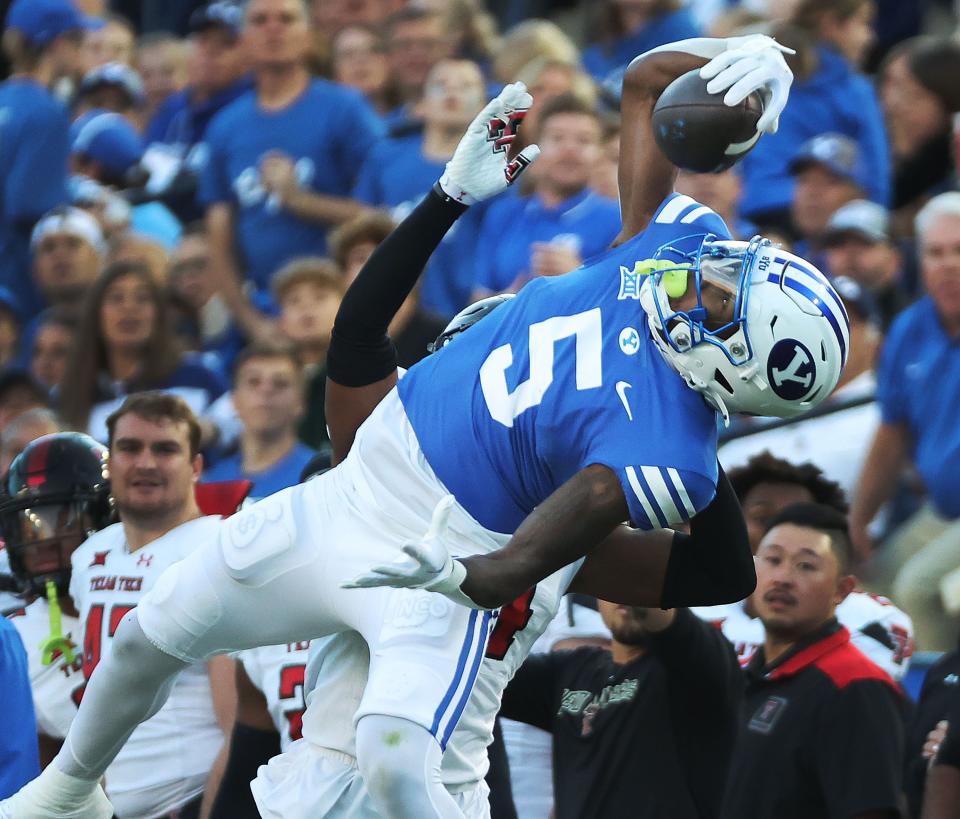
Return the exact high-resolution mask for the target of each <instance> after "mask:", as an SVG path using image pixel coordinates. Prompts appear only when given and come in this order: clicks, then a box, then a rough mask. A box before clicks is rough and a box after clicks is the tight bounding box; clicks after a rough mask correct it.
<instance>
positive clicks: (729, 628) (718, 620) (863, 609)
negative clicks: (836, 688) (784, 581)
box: [692, 590, 913, 680]
mask: <svg viewBox="0 0 960 819" xmlns="http://www.w3.org/2000/svg"><path fill="white" fill-rule="evenodd" d="M692 611H693V613H694V614H696V615H697V616H698V617H699V618H700V619H701V620H705V621H707V622H709V623H713V624H714V625H715V626H716V627H717V628H719V629H720V630H721V631H722V632H723V636H724V637H726V638H727V639H728V640H729V641H730V642H731V643H733V647H734V649H736V652H737V657H738V658H739V660H740V665H743V666H745V665H746V664H747V663H749V662H750V660H751V658H752V657H753V655H754V654H755V653H756V652H757V649H758V648H760V646H762V645H763V640H764V630H763V623H761V622H760V620H759V619H758V618H756V617H751V616H750V615H749V614H747V611H746V602H745V601H741V602H739V603H729V604H727V605H723V606H698V607H695V608H693V609H692ZM837 620H839V621H840V624H841V625H844V626H846V627H847V630H848V631H849V632H850V641H851V642H852V643H853V644H854V645H855V646H856V647H857V648H859V649H860V651H862V652H863V653H864V654H866V655H867V657H869V658H870V659H871V660H873V662H875V663H876V664H877V665H878V666H880V668H882V669H883V670H884V671H886V672H887V673H888V674H889V675H890V676H891V677H893V679H895V680H901V679H903V677H904V675H905V674H906V673H907V669H908V668H909V667H910V657H911V656H912V655H913V622H912V621H911V620H910V618H909V617H908V616H907V614H906V613H905V612H904V611H902V610H901V609H898V608H897V607H896V606H895V605H893V603H891V602H890V601H889V600H888V599H887V598H886V597H880V596H878V595H875V594H869V593H868V592H865V591H859V590H858V591H853V592H851V593H850V594H848V595H847V597H846V599H845V600H844V601H843V602H842V603H841V604H840V605H839V606H837Z"/></svg>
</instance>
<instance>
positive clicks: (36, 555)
mask: <svg viewBox="0 0 960 819" xmlns="http://www.w3.org/2000/svg"><path fill="white" fill-rule="evenodd" d="M100 500H101V499H100V498H96V499H94V498H89V497H78V496H75V495H74V496H72V497H69V498H55V497H40V498H33V499H30V498H23V499H22V501H20V502H16V501H14V502H13V503H10V502H8V503H6V504H4V507H5V508H4V509H3V511H2V513H0V530H2V533H3V537H4V540H5V545H6V549H7V552H8V554H9V558H10V568H11V570H12V571H13V574H14V576H15V577H16V579H17V581H18V582H19V583H20V586H21V587H22V589H23V591H24V592H25V593H27V594H31V595H45V594H46V583H47V581H49V580H52V581H53V582H54V583H55V585H56V587H57V593H58V594H59V595H60V596H63V595H66V594H67V593H68V591H69V586H70V556H71V555H72V554H73V552H74V551H75V550H76V548H77V547H78V546H79V545H80V544H81V543H83V541H84V540H86V539H87V537H89V536H90V535H91V534H92V533H93V532H94V531H96V529H97V526H96V525H95V523H94V521H93V518H92V516H91V514H90V510H91V501H94V503H98V502H99V501H100Z"/></svg>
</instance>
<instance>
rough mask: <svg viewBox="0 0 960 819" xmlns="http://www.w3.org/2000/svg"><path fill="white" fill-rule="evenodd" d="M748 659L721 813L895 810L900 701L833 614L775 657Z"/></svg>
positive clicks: (790, 815)
mask: <svg viewBox="0 0 960 819" xmlns="http://www.w3.org/2000/svg"><path fill="white" fill-rule="evenodd" d="M764 663H765V659H764V652H763V649H761V650H760V651H758V652H757V653H756V654H755V655H754V657H753V659H752V660H751V661H750V664H749V665H748V666H747V669H746V672H747V692H746V697H745V698H744V709H743V715H742V718H741V726H740V736H739V738H738V742H737V749H736V752H735V754H734V759H733V765H732V766H731V770H730V783H729V788H728V790H727V794H726V797H725V799H724V807H723V819H754V818H755V819H761V817H762V819H812V817H817V819H850V817H854V816H857V815H859V814H861V813H867V812H869V811H890V812H891V813H892V815H894V816H899V813H898V812H897V811H898V805H899V796H900V783H901V778H900V771H901V764H902V762H901V761H902V759H903V747H904V719H903V715H904V701H903V696H902V694H901V693H900V690H899V688H897V685H896V683H894V682H893V680H891V679H890V677H888V676H887V674H886V673H885V672H884V671H883V670H882V669H881V668H880V667H879V666H877V665H875V664H874V663H872V662H871V661H870V660H868V659H867V657H866V656H865V655H864V654H862V653H861V652H860V651H859V650H858V649H857V648H855V647H854V646H853V645H852V644H851V643H850V633H849V632H848V631H847V630H846V629H845V628H843V627H842V626H840V625H839V624H838V623H837V621H836V620H831V621H830V622H829V623H827V624H826V625H825V626H824V627H822V628H821V629H819V630H818V631H817V632H815V633H814V634H812V635H811V636H810V637H808V638H806V639H805V640H803V641H801V642H800V643H798V644H797V645H796V646H794V647H793V648H792V649H791V650H790V651H788V652H787V653H786V654H784V655H783V656H782V657H780V658H779V659H778V660H777V662H775V663H773V664H771V665H769V666H765V665H764Z"/></svg>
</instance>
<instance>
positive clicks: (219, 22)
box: [188, 0, 243, 38]
mask: <svg viewBox="0 0 960 819" xmlns="http://www.w3.org/2000/svg"><path fill="white" fill-rule="evenodd" d="M188 27H189V29H190V33H191V34H197V33H199V32H201V31H206V30H207V29H211V28H220V29H223V30H224V31H226V32H227V34H229V35H230V36H231V37H233V38H237V37H239V36H240V31H241V29H242V28H243V9H242V8H241V7H240V6H239V5H237V3H232V2H229V0H216V2H213V3H207V5H205V6H201V7H200V8H198V9H197V10H196V11H194V12H193V14H191V15H190V21H189V23H188Z"/></svg>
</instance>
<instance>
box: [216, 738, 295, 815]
mask: <svg viewBox="0 0 960 819" xmlns="http://www.w3.org/2000/svg"><path fill="white" fill-rule="evenodd" d="M279 753H280V736H279V734H277V732H276V731H262V730H260V729H259V728H252V727H251V726H249V725H244V724H243V723H241V722H237V723H235V724H234V726H233V734H232V735H231V737H230V754H229V756H228V757H227V767H226V769H225V770H224V772H223V779H221V780H220V790H219V791H218V792H217V798H216V800H215V801H214V803H213V809H212V810H211V811H210V819H259V816H260V811H258V810H257V804H256V802H254V801H253V794H252V793H251V791H250V783H251V782H252V781H253V780H254V779H256V777H257V769H258V768H259V767H260V766H261V765H266V764H267V762H268V761H269V760H270V758H271V757H273V756H276V755H277V754H279Z"/></svg>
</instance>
